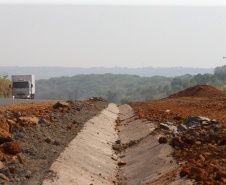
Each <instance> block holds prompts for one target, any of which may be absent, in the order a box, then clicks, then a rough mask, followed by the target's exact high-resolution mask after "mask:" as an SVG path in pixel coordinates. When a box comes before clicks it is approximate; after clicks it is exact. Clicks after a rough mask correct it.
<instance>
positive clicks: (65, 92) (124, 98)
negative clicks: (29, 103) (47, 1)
mask: <svg viewBox="0 0 226 185" xmlns="http://www.w3.org/2000/svg"><path fill="white" fill-rule="evenodd" d="M204 84H206V85H211V86H214V87H216V88H219V89H221V90H224V91H225V89H226V88H225V87H226V65H225V66H221V67H217V68H215V69H214V74H209V73H205V74H197V75H190V74H185V75H182V76H178V77H164V76H153V77H140V76H138V75H128V74H111V73H107V74H89V75H76V76H72V77H57V78H50V79H48V80H44V79H43V80H37V81H36V92H37V93H36V98H38V99H53V100H59V99H61V100H72V99H79V100H86V99H88V98H90V97H96V96H97V97H99V96H101V97H103V98H105V99H106V100H108V101H110V102H114V103H121V104H123V103H126V102H138V101H149V100H153V99H160V98H164V97H167V96H169V95H171V94H173V93H176V92H178V91H181V90H183V89H186V88H188V87H191V86H195V85H204Z"/></svg>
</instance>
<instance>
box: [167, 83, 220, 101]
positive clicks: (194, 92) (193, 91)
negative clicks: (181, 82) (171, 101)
mask: <svg viewBox="0 0 226 185" xmlns="http://www.w3.org/2000/svg"><path fill="white" fill-rule="evenodd" d="M222 94H223V92H222V91H220V90H218V89H216V88H215V87H212V86H208V85H196V86H194V87H190V88H187V89H185V90H183V91H179V92H178V93H176V94H173V95H171V96H170V98H180V97H197V98H198V97H200V98H201V97H216V96H220V95H222Z"/></svg>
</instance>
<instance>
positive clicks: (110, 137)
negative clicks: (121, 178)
mask: <svg viewBox="0 0 226 185" xmlns="http://www.w3.org/2000/svg"><path fill="white" fill-rule="evenodd" d="M118 113H119V109H118V107H117V106H116V105H115V104H112V103H111V104H109V105H108V107H107V108H106V109H104V110H103V111H102V112H101V113H100V114H99V115H98V116H96V117H94V118H92V119H90V120H89V121H88V122H86V123H85V125H84V127H83V129H82V131H81V132H80V133H78V135H77V136H76V138H75V139H74V140H72V141H71V143H69V145H68V147H66V149H65V150H64V152H62V153H61V155H60V156H59V158H58V159H57V160H56V161H55V162H54V163H53V164H52V166H51V167H50V170H52V171H53V173H52V175H51V176H50V177H48V178H46V179H45V180H44V181H43V185H62V184H64V185H72V184H73V185H76V184H78V185H80V184H113V179H115V176H116V173H117V170H116V168H117V163H116V161H114V160H112V156H113V155H114V151H113V150H112V143H114V142H115V141H116V140H117V138H118V136H117V133H116V131H115V120H116V118H117V117H118Z"/></svg>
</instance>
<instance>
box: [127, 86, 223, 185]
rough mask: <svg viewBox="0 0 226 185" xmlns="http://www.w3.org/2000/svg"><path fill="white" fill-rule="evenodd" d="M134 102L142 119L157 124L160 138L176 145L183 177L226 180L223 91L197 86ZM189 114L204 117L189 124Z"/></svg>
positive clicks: (215, 181)
mask: <svg viewBox="0 0 226 185" xmlns="http://www.w3.org/2000/svg"><path fill="white" fill-rule="evenodd" d="M130 106H132V107H133V108H134V110H135V113H136V115H137V116H138V117H139V118H140V119H143V120H148V121H153V122H155V123H156V124H157V128H156V129H155V130H154V132H153V133H155V134H163V135H164V137H163V138H162V140H161V141H159V142H161V143H168V144H170V145H172V146H173V147H174V152H173V156H174V157H175V158H176V159H177V160H178V161H179V162H182V163H183V165H182V170H181V173H180V175H181V177H184V176H188V177H189V178H191V179H195V180H196V183H197V184H214V185H215V184H219V185H220V184H221V185H223V184H226V97H225V95H224V94H222V92H219V90H217V89H215V88H213V87H209V86H195V87H193V88H189V89H186V90H184V91H181V92H179V93H177V94H175V95H172V96H170V97H169V98H165V99H162V100H157V101H150V102H140V103H130ZM200 116H201V117H200ZM189 117H193V118H190V119H197V118H199V119H203V120H201V121H200V120H198V121H191V122H190V123H189V125H185V124H187V123H188V121H186V120H187V119H188V118H189ZM203 117H206V118H203ZM208 118H210V119H208ZM185 121H186V122H185ZM178 125H180V127H178ZM177 128H183V129H184V130H180V131H178V130H177ZM175 129H176V130H175ZM163 141H164V142H163Z"/></svg>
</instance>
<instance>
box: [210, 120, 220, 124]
mask: <svg viewBox="0 0 226 185" xmlns="http://www.w3.org/2000/svg"><path fill="white" fill-rule="evenodd" d="M218 123H219V122H218V121H217V120H215V119H212V120H211V122H210V124H218Z"/></svg>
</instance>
